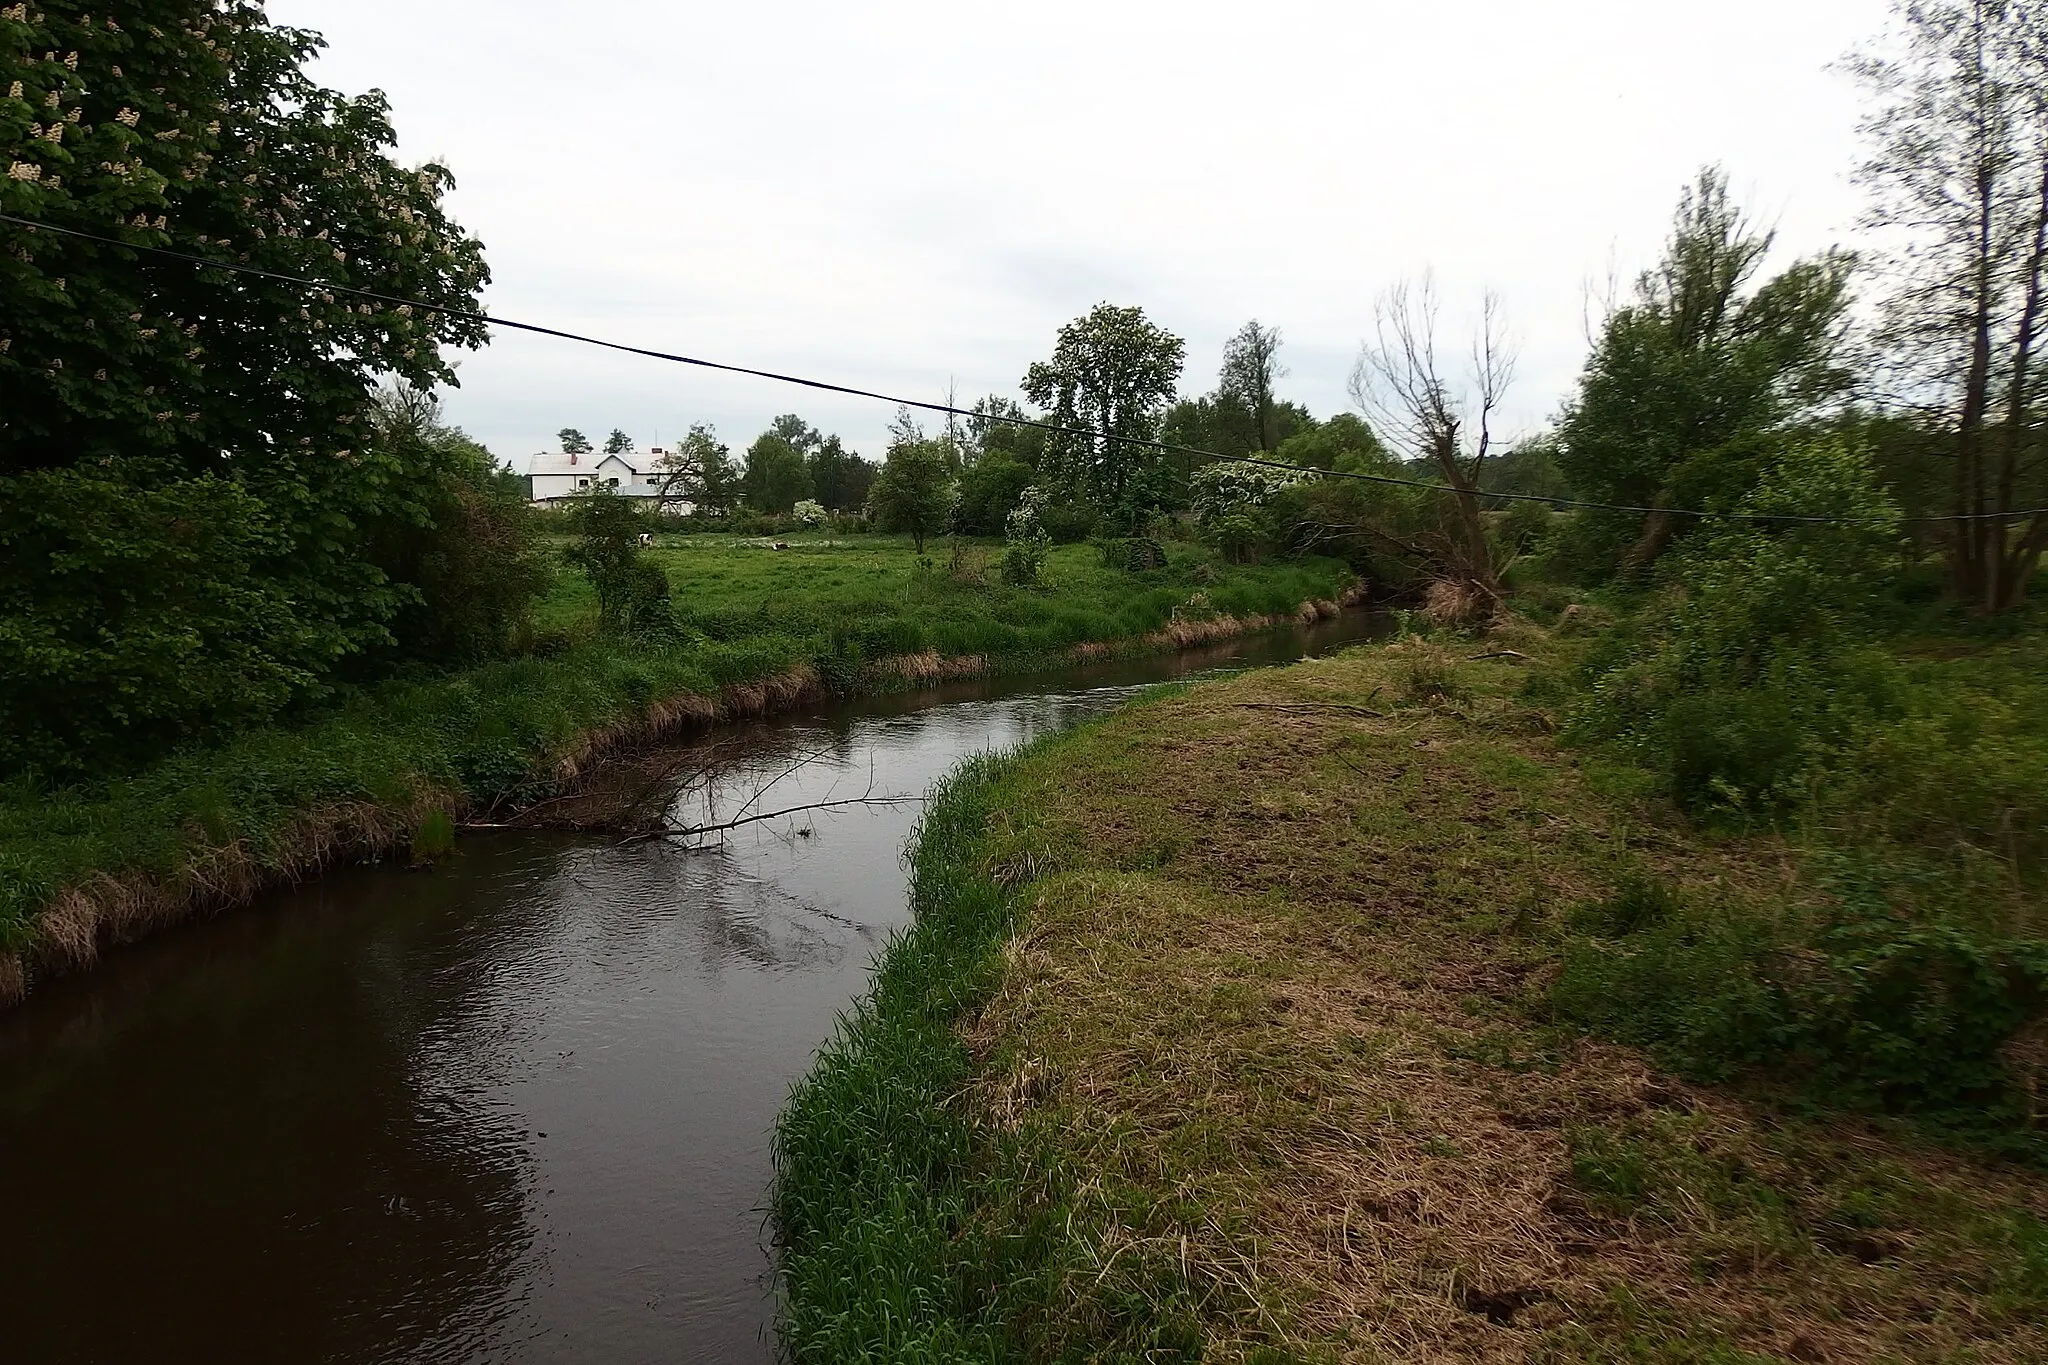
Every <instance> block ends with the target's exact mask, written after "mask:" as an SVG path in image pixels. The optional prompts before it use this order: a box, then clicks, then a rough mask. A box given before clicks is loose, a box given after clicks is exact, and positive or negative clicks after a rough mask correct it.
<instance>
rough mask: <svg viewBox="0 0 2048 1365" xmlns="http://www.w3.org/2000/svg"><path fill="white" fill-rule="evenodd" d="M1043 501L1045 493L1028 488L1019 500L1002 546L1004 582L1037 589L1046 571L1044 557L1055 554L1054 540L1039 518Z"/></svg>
mask: <svg viewBox="0 0 2048 1365" xmlns="http://www.w3.org/2000/svg"><path fill="white" fill-rule="evenodd" d="M1044 502H1045V494H1044V493H1043V492H1041V491H1040V490H1038V489H1036V488H1027V489H1025V490H1024V492H1023V493H1022V494H1021V495H1020V496H1019V497H1018V499H1017V507H1016V510H1015V511H1013V512H1011V513H1010V518H1009V527H1008V530H1009V535H1008V537H1007V538H1006V540H1005V542H1004V545H1003V581H1004V582H1005V583H1011V584H1015V585H1017V586H1019V587H1031V586H1035V585H1036V584H1037V582H1038V579H1039V575H1040V573H1041V572H1043V570H1044V568H1045V557H1046V555H1048V554H1050V553H1051V552H1052V537H1051V536H1049V535H1047V534H1046V532H1045V525H1044V523H1043V522H1042V521H1041V520H1040V516H1039V509H1040V508H1041V507H1042V506H1043V505H1044Z"/></svg>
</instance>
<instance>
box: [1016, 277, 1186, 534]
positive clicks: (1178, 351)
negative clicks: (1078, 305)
mask: <svg viewBox="0 0 2048 1365" xmlns="http://www.w3.org/2000/svg"><path fill="white" fill-rule="evenodd" d="M1186 355H1187V345H1186V343H1185V342H1183V341H1182V340H1181V339H1180V338H1179V337H1177V336H1175V335H1173V334H1172V333H1171V332H1168V331H1166V330H1165V329H1164V328H1161V327H1158V326H1155V325H1154V324H1153V323H1151V322H1150V321H1148V320H1147V319H1146V317H1145V310H1144V309H1142V308H1118V307H1115V306H1113V305H1111V304H1107V303H1103V304H1098V305H1097V306H1096V307H1095V309H1094V310H1093V311H1092V312H1090V313H1089V314H1087V315H1086V316H1085V317H1080V318H1076V319H1075V320H1074V321H1072V322H1070V323H1068V324H1067V325H1066V326H1064V327H1062V328H1061V329H1060V332H1059V339H1058V341H1057V342H1056V343H1055V345H1054V347H1053V355H1052V359H1051V360H1048V361H1040V362H1038V363H1037V364H1034V365H1033V366H1031V368H1030V369H1029V370H1027V371H1026V372H1025V374H1024V396H1025V397H1027V398H1029V399H1030V400H1031V401H1032V402H1033V403H1036V404H1037V405H1038V406H1039V407H1040V408H1041V409H1043V410H1044V411H1045V412H1046V413H1047V414H1048V415H1049V420H1050V421H1051V422H1052V423H1053V424H1055V425H1058V426H1065V427H1078V428H1084V429H1087V430H1089V431H1093V432H1098V433H1102V434H1100V435H1088V436H1069V435H1053V436H1049V437H1048V439H1047V442H1046V451H1045V457H1044V460H1043V465H1044V467H1045V468H1046V469H1047V472H1049V473H1050V474H1051V475H1052V476H1053V477H1054V478H1056V479H1059V480H1063V481H1064V482H1065V483H1066V484H1067V490H1066V491H1068V492H1069V493H1070V494H1071V495H1077V496H1080V497H1084V498H1087V499H1089V500H1090V501H1092V502H1094V503H1095V505H1096V506H1097V507H1099V508H1100V509H1102V511H1103V512H1104V513H1106V514H1107V515H1108V516H1109V517H1110V518H1111V519H1112V520H1113V521H1115V522H1117V523H1119V524H1120V525H1121V526H1122V527H1123V528H1125V529H1135V527H1136V526H1137V524H1138V523H1139V522H1140V521H1141V520H1142V519H1143V518H1144V516H1145V515H1146V514H1147V513H1148V512H1150V511H1152V510H1154V509H1156V508H1157V507H1159V506H1162V505H1164V503H1165V502H1166V501H1168V500H1169V499H1170V498H1171V497H1172V496H1173V491H1172V490H1173V485H1174V482H1175V479H1174V472H1175V471H1174V468H1173V466H1172V464H1171V463H1170V462H1168V460H1167V459H1166V457H1165V456H1164V455H1163V454H1162V452H1160V451H1157V450H1154V449H1152V448H1150V447H1149V446H1147V445H1145V444H1143V443H1144V442H1148V441H1151V440H1153V439H1154V438H1156V436H1157V435H1158V431H1159V419H1160V416H1161V414H1162V413H1163V412H1164V411H1165V408H1166V404H1167V402H1168V401H1169V400H1170V399H1171V398H1172V397H1173V392H1174V388H1175V386H1176V385H1177V384H1178V383H1179V381H1180V372H1181V365H1182V363H1183V362H1184V360H1185V359H1186Z"/></svg>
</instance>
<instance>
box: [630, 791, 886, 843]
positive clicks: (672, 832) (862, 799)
mask: <svg viewBox="0 0 2048 1365" xmlns="http://www.w3.org/2000/svg"><path fill="white" fill-rule="evenodd" d="M922 800H924V798H923V797H922V796H849V797H846V798H845V799H844V800H840V801H813V802H811V803H810V804H809V805H804V806H789V807H787V808H785V809H783V810H771V811H763V812H761V813H760V814H758V815H747V816H742V817H740V818H739V819H737V820H722V821H720V822H719V823H717V824H714V825H683V826H673V825H670V826H664V827H663V828H661V829H656V830H649V831H648V832H647V833H645V834H635V835H632V836H631V837H629V838H625V839H621V840H619V842H618V843H616V844H614V845H612V847H614V848H624V847H625V846H626V845H628V844H644V843H647V842H649V841H650V840H654V839H697V838H702V837H703V836H704V835H706V834H724V833H726V832H727V831H729V830H735V829H738V828H739V827H740V826H741V825H754V824H759V823H760V822H761V821H763V820H780V819H781V818H782V817H783V816H785V815H802V814H803V813H804V812H805V811H814V810H838V809H840V808H842V807H845V806H902V805H908V804H910V803H911V802H914V801H922Z"/></svg>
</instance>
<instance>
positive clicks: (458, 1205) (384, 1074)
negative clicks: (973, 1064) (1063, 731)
mask: <svg viewBox="0 0 2048 1365" xmlns="http://www.w3.org/2000/svg"><path fill="white" fill-rule="evenodd" d="M1374 625H1375V622H1374V621H1373V620H1372V618H1369V617H1363V616H1359V617H1352V618H1347V619H1345V620H1342V621H1337V622H1332V623H1329V624H1327V625H1325V626H1323V627H1320V628H1318V629H1316V630H1313V631H1288V632H1278V633H1275V634H1273V635H1268V636H1262V637H1255V638H1251V639H1247V640H1243V641H1238V642H1234V643H1233V644H1229V645H1224V646H1219V647H1217V648H1215V649H1212V650H1208V651H1202V652H1197V653H1192V654H1185V655H1180V656H1177V657H1167V658H1156V659H1146V660H1141V661H1138V662H1136V663H1130V664H1122V665H1112V666H1106V667H1103V668H1099V669H1093V670H1086V671H1076V672H1069V673H1060V674H1051V675H1045V676H1041V677H1036V678H1012V679H1004V680H998V681H995V682H990V683H981V684H972V685H961V686H956V687H951V688H948V689H944V690H941V691H934V692H926V693H918V694H913V695H904V696H895V697H888V698H883V699H879V700H875V701H870V702H864V703H859V704H855V705H848V706H838V707H830V708H823V709H820V710H817V711H815V712H813V713H809V714H793V715H790V716H785V717H781V718H778V719H776V720H773V721H768V722H763V723H760V724H755V725H749V726H744V727H737V728H732V729H727V730H723V731H720V732H718V734H717V735H716V736H713V737H711V738H710V739H708V740H707V741H706V744H705V746H704V757H703V762H704V764H708V765H709V768H710V771H709V773H708V775H706V776H704V777H702V778H701V779H700V780H697V781H695V782H693V783H692V784H691V785H690V786H689V787H688V788H687V789H686V790H685V791H684V792H683V793H682V794H681V795H679V796H678V798H677V801H678V805H679V807H680V809H681V810H682V812H683V813H685V814H686V815H691V814H694V813H701V812H703V811H705V810H715V811H717V812H719V816H720V818H724V819H730V818H733V816H734V815H735V814H737V813H738V812H739V810H740V808H741V807H742V806H743V804H744V803H745V802H746V800H747V799H748V797H749V796H751V795H752V794H753V793H754V792H756V791H757V790H758V789H759V788H760V787H761V786H762V785H763V784H764V783H767V782H769V781H770V780H772V779H775V778H777V777H778V775H781V774H784V773H788V775H787V776H785V777H782V778H781V780H780V781H779V782H777V783H776V785H775V786H774V787H773V788H772V790H770V791H769V792H768V793H767V794H766V795H765V796H763V797H762V798H761V799H760V802H759V803H758V804H757V805H755V806H754V807H753V810H755V811H760V810H777V809H783V808H787V807H791V806H797V805H801V804H805V803H808V802H814V801H824V800H832V799H838V798H845V797H860V796H863V795H864V794H868V793H872V794H874V795H877V796H882V795H895V794H899V793H921V792H923V791H924V790H925V789H926V788H927V787H928V786H930V785H931V783H932V782H933V781H935V780H936V779H938V778H939V777H941V776H943V775H944V774H945V773H946V772H947V771H949V770H950V769H951V768H953V767H954V766H955V765H956V764H957V763H958V762H959V761H960V760H961V759H962V758H964V757H966V756H967V755H970V754H973V753H977V752H980V751H982V750H985V749H988V748H991V747H997V748H1000V747H1006V746H1009V745H1012V744H1014V743H1016V742H1017V741H1019V740H1022V739H1026V738H1029V737H1031V736H1033V735H1037V734H1041V733H1044V732H1045V731H1047V730H1052V729H1057V728H1060V727H1063V726H1066V725H1070V724H1072V723H1074V722H1075V721H1078V720H1081V719H1084V718H1086V717H1089V716H1093V715H1098V714H1100V713H1102V712H1104V711H1107V710H1109V709H1111V708H1113V707H1115V706H1116V705H1118V704H1119V703H1120V702H1122V701H1123V700H1124V699H1125V698H1126V697H1128V696H1129V695H1130V693H1131V692H1132V690H1133V689H1135V688H1137V687H1140V686H1142V685H1144V684H1147V683H1151V682H1156V681H1159V680H1162V679H1166V678H1173V677H1180V676H1185V675H1189V674H1193V673H1199V672H1204V671H1209V670H1214V669H1219V668H1228V667H1237V666H1242V665H1245V664H1251V663H1269V662H1280V661H1284V660H1289V659H1294V658H1298V657H1301V656H1303V655H1305V654H1309V653H1313V652H1317V651H1319V650H1323V649H1327V648H1330V647H1332V646H1335V645H1338V644H1343V643H1346V642H1349V641H1351V640H1355V639H1358V638H1362V637H1363V636H1365V635H1367V634H1369V633H1370V632H1371V630H1372V628H1373V626H1374ZM806 758H810V759H812V760H813V761H811V762H809V763H806V764H802V765H801V766H798V767H797V769H796V771H794V772H789V770H790V769H791V768H792V766H793V765H797V764H798V763H799V760H803V759H806ZM916 818H917V807H916V806H915V805H912V804H900V805H889V806H879V807H877V806H860V807H852V808H848V809H843V810H837V811H832V812H829V813H815V814H808V815H797V816H790V817H786V818H783V819H778V820H773V821H768V822H765V823H762V824H757V825H753V826H749V827H747V828H745V829H743V830H739V831H736V832H734V833H733V834H732V835H730V836H729V837H728V838H727V839H726V841H725V842H724V844H723V845H722V846H721V847H719V848H717V849H716V850H713V851H708V852H701V851H700V852H691V851H685V850H680V849H677V848H674V847H672V846H669V845H666V844H660V843H646V844H640V845H636V846H626V847H620V846H616V845H615V844H614V843H613V842H612V841H608V840H601V839H591V838H574V837H567V836H559V835H544V834H534V833H522V834H491V835H482V836H472V837H467V838H465V839H464V841H463V843H462V845H461V851H460V853H459V854H458V855H457V856H456V857H454V858H451V859H449V860H447V861H446V862H444V863H442V864H441V865H439V866H437V867H435V868H434V869H433V870H431V871H427V872H410V871H406V870H403V869H401V868H398V867H382V868H365V869H356V870H352V871H346V872H341V873H337V874H334V875H332V876H329V877H327V878H325V879H323V880H321V881H319V882H317V883H315V884H312V885H309V886H306V887H303V888H300V889H298V890H295V891H290V892H287V893H283V894H279V895H275V896H270V897H267V898H266V899H265V900H264V901H263V902H262V903H261V904H260V905H259V906H258V907H257V908H255V909H253V910H251V911H248V912H243V913H238V914H232V915H227V916H224V917H222V918H220V919H217V920H214V921H212V922H210V923H205V924H200V925H195V926H193V927H190V928H187V929H183V930H180V931H177V932H174V933H171V934H169V935H167V936H165V937H163V938H161V939H159V940H157V941H155V942H152V943H149V944H145V945H142V946H140V947H137V948H134V949H130V950H128V951H126V952H123V953H120V954H117V955H116V956H114V957H113V958H111V959H110V960H109V961H108V962H107V964H106V965H105V966H103V967H102V968H101V969H100V970H99V971H97V972H95V973H92V974H90V975H87V976H83V977H78V978H75V979H72V980H67V981H60V982H57V983H54V984H52V985H51V986H50V987H49V988H47V989H46V990H45V991H44V992H42V993H40V994H38V995H37V996H35V997H33V998H32V999H31V1000H30V1001H29V1002H28V1004H26V1005H25V1006H24V1007H22V1008H21V1009H19V1010H16V1011H14V1012H12V1013H10V1014H5V1015H0V1208H4V1209H5V1218H4V1228H0V1361H6V1362H9V1365H12V1363H13V1362H23V1365H26V1362H32V1361H33V1362H41V1361H107V1362H128V1361H138V1362H140V1361H148V1362H152V1365H176V1363H178V1362H186V1361H194V1362H197V1361H205V1362H209V1365H213V1363H215V1362H224V1361H243V1360H248V1361H351V1362H354V1361H435V1362H439V1361H463V1362H472V1361H474V1362H482V1361H491V1362H496V1361H583V1362H607V1363H610V1365H631V1363H632V1362H640V1361H750V1360H751V1361H766V1360H771V1359H773V1357H774V1354H775V1351H774V1342H773V1337H772V1332H771V1330H770V1326H769V1324H770V1322H771V1320H772V1317H773V1312H774V1305H773V1301H772V1284H771V1275H770V1258H769V1253H768V1250H767V1242H768V1233H767V1229H766V1227H765V1225H764V1221H763V1214H762V1209H763V1207H764V1205H765V1201H766V1193H767V1188H768V1183H769V1176H770V1166H769V1150H768V1134H769V1130H770V1126H771V1124H772V1122H773V1120H774V1116H775V1112H776V1110H777V1109H778V1108H779V1107H780V1105H781V1103H782V1101H783V1098H784V1097H785V1095H786V1094H787V1093H788V1090H789V1087H790V1084H791V1083H792V1082H793V1081H794V1080H795V1079H796V1078H797V1077H798V1076H800V1075H801V1074H802V1073H803V1072H804V1070H805V1069H806V1067H807V1066H808V1065H809V1063H810V1060H811V1056H812V1054H813V1052H814V1051H815V1049H816V1048H817V1046H818V1044H819V1043H820V1042H821V1041H822V1040H823V1039H824V1038H825V1037H826V1036H827V1035H828V1034H829V1033H830V1032H831V1029H832V1026H833V1021H834V1018H835V1016H836V1015H837V1014H838V1012H839V1011H840V1010H842V1009H843V1008H845V1006H846V1005H847V1003H848V1002H849V1001H850V1000H851V999H852V998H853V997H854V996H855V995H856V994H858V993H859V991H860V990H861V988H862V986H863V985H864V983H865V980H866V976H867V972H868V968H869V965H870V963H871V961H872V959H873V956H874V954H875V952H876V951H877V950H878V949H879V948H880V947H881V946H882V944H883V943H884V941H885V940H886V939H887V937H888V935H889V933H890V931H892V930H894V929H896V928H897V927H898V926H900V925H901V924H902V923H903V922H904V920H905V918H906V916H907V910H906V906H905V896H904V874H903V869H902V865H901V862H900V857H899V855H900V852H901V849H902V846H903V843H904V839H905V837H906V835H908V833H909V832H910V829H911V826H912V825H913V824H914V822H915V820H916Z"/></svg>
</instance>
